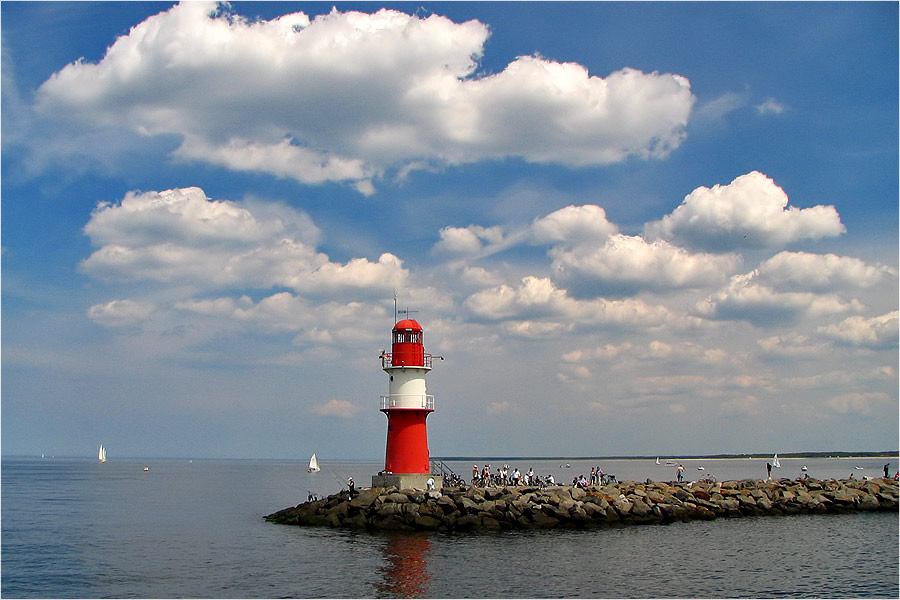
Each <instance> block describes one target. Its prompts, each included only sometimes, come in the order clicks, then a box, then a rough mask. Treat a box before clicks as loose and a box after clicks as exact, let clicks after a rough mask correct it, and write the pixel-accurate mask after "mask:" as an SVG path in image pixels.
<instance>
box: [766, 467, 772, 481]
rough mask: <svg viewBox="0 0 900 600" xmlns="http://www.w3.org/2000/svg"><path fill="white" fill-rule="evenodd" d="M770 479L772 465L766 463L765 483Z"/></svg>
mask: <svg viewBox="0 0 900 600" xmlns="http://www.w3.org/2000/svg"><path fill="white" fill-rule="evenodd" d="M770 479H772V463H766V481H768V480H770Z"/></svg>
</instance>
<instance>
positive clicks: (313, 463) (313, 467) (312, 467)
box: [306, 452, 322, 473]
mask: <svg viewBox="0 0 900 600" xmlns="http://www.w3.org/2000/svg"><path fill="white" fill-rule="evenodd" d="M306 470H307V471H308V472H310V473H318V472H319V471H321V470H322V469H321V468H320V467H319V459H318V458H317V457H316V453H315V452H313V455H312V457H310V459H309V467H307V468H306Z"/></svg>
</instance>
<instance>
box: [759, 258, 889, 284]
mask: <svg viewBox="0 0 900 600" xmlns="http://www.w3.org/2000/svg"><path fill="white" fill-rule="evenodd" d="M896 274H897V273H896V270H895V269H892V268H890V267H887V266H884V265H870V264H867V263H866V262H864V261H862V260H860V259H858V258H854V257H851V256H838V255H836V254H810V253H808V252H788V251H784V252H779V253H778V254H776V255H775V256H773V257H772V258H770V259H768V260H766V261H765V262H763V263H762V264H761V265H760V266H759V279H760V281H762V282H765V283H768V284H769V285H771V286H773V287H775V288H779V289H794V290H806V291H814V292H826V291H834V290H840V289H847V288H850V289H853V288H868V287H871V286H873V285H876V284H878V283H880V282H881V281H882V280H884V279H885V278H886V277H891V276H893V277H896Z"/></svg>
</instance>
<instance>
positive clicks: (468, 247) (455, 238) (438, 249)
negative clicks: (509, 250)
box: [433, 225, 504, 255]
mask: <svg viewBox="0 0 900 600" xmlns="http://www.w3.org/2000/svg"><path fill="white" fill-rule="evenodd" d="M440 237H441V239H440V241H439V242H438V243H436V244H435V245H434V248H433V250H434V252H435V253H438V254H462V255H465V254H477V253H479V252H481V250H482V249H483V247H484V246H483V244H484V243H485V242H487V243H488V244H491V245H497V244H501V243H502V242H503V240H504V236H503V228H502V227H481V226H479V225H469V226H468V227H449V226H448V227H444V228H443V229H441V231H440Z"/></svg>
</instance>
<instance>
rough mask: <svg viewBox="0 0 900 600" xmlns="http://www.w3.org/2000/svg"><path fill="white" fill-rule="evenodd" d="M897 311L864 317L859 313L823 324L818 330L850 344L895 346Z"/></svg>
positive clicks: (882, 346)
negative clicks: (830, 323)
mask: <svg viewBox="0 0 900 600" xmlns="http://www.w3.org/2000/svg"><path fill="white" fill-rule="evenodd" d="M898 314H900V313H898V311H896V310H895V311H893V312H889V313H885V314H883V315H879V316H877V317H871V318H868V319H867V318H865V317H862V316H859V315H853V316H850V317H847V318H846V319H844V320H843V321H841V322H840V323H836V324H833V325H825V326H823V327H820V328H819V332H820V333H822V334H823V335H825V336H826V337H828V338H830V339H832V340H835V341H837V342H840V343H842V344H847V345H850V346H863V347H867V348H874V349H881V348H896V347H897V336H898V333H897V327H898Z"/></svg>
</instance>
